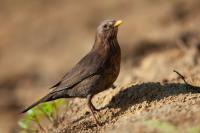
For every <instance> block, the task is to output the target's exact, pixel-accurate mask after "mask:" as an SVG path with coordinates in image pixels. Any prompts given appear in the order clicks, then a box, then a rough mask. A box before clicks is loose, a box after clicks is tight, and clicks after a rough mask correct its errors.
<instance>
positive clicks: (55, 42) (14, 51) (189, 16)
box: [0, 0, 200, 133]
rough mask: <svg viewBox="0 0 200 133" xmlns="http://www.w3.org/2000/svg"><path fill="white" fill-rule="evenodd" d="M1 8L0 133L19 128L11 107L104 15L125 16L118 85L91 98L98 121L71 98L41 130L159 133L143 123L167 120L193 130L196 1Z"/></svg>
mask: <svg viewBox="0 0 200 133" xmlns="http://www.w3.org/2000/svg"><path fill="white" fill-rule="evenodd" d="M0 8H1V10H2V11H1V14H0V21H1V23H0V29H1V31H0V73H1V76H0V98H1V99H0V108H1V110H0V118H1V119H0V132H2V133H15V132H19V130H18V129H19V128H18V126H17V121H18V120H19V119H20V118H21V117H23V115H21V114H20V115H19V113H18V112H19V111H20V110H22V109H23V108H24V107H26V106H27V105H30V104H31V103H33V102H34V101H36V100H37V99H38V98H40V97H42V96H44V95H45V94H46V93H48V92H49V90H48V87H50V86H51V85H52V84H54V83H56V82H57V81H58V80H59V79H60V78H61V77H62V76H63V74H64V73H65V72H66V71H67V70H69V69H70V68H71V67H72V66H73V65H74V64H75V63H76V62H77V61H78V60H79V59H80V58H81V57H83V56H84V55H85V54H86V53H87V52H88V51H89V49H90V48H91V45H92V43H93V38H94V33H95V30H96V27H97V25H98V24H99V23H100V22H101V21H102V20H104V19H108V18H116V19H122V20H123V21H124V24H123V25H122V27H120V29H119V34H118V40H119V43H120V46H121V48H122V63H121V72H120V75H119V77H118V79H117V81H116V82H115V85H116V86H117V87H116V88H115V89H111V88H110V89H108V90H106V91H104V92H102V93H100V94H98V95H96V96H95V97H94V99H93V103H94V105H95V106H96V107H97V108H98V109H100V110H99V111H98V112H96V113H95V115H96V116H97V118H98V120H99V122H100V123H101V126H99V127H98V126H96V124H95V123H94V119H93V117H92V116H91V114H90V113H89V110H88V108H87V106H86V100H85V99H78V98H75V99H67V102H68V104H69V108H68V109H67V110H66V111H63V112H64V113H61V114H60V118H62V119H61V120H60V121H59V122H58V125H57V127H55V125H54V126H52V125H48V126H47V127H48V128H47V131H48V132H52V133H70V132H73V133H74V132H81V133H82V132H83V133H85V132H89V133H90V132H102V133H103V132H107V133H118V132H119V133H121V132H124V133H129V132H136V133H138V132H139V133H149V132H152V133H155V132H158V133H162V132H166V131H162V130H159V129H157V128H153V126H152V125H151V126H148V124H147V121H148V120H158V121H163V122H167V123H170V124H171V125H173V126H175V127H176V128H177V129H176V130H178V131H177V132H186V133H187V132H189V130H190V129H191V128H200V125H199V123H200V110H199V108H200V87H199V86H200V69H199V65H200V54H199V53H200V27H199V22H200V14H199V12H200V2H199V0H191V1H188V0H175V1H173V2H172V1H170V2H169V1H163V0H140V1H136V0H133V1H119V2H116V1H114V0H112V1H110V2H108V1H107V0H102V1H99V2H97V1H95V2H80V1H79V2H76V1H73V0H68V1H65V0H61V1H59V2H57V3H55V2H54V1H53V0H49V1H48V2H44V1H32V2H27V1H24V0H18V1H17V2H14V1H12V0H3V1H2V3H1V5H0ZM36 9H37V10H36ZM80 14H83V15H84V17H80ZM173 70H177V71H178V72H180V73H181V74H182V75H183V76H184V77H185V80H186V82H187V83H188V84H190V85H187V84H185V83H184V82H183V80H182V79H181V78H180V76H178V75H177V74H176V73H175V72H173ZM5 121H6V123H5ZM168 132H169V131H168ZM198 132H200V130H198Z"/></svg>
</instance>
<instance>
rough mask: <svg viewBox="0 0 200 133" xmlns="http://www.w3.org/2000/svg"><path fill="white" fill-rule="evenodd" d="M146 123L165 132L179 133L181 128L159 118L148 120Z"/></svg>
mask: <svg viewBox="0 0 200 133" xmlns="http://www.w3.org/2000/svg"><path fill="white" fill-rule="evenodd" d="M145 124H146V125H147V126H148V127H150V128H153V129H157V130H159V131H161V132H163V133H179V130H178V128H177V127H175V126H174V125H172V124H170V123H168V122H163V121H159V120H147V121H145Z"/></svg>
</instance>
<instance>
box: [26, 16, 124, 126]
mask: <svg viewBox="0 0 200 133" xmlns="http://www.w3.org/2000/svg"><path fill="white" fill-rule="evenodd" d="M121 23H122V21H121V20H114V19H111V20H105V21H103V22H102V23H101V24H100V25H99V26H98V28H97V31H96V36H95V41H94V45H93V47H92V49H91V50H90V52H89V53H88V54H87V55H86V56H85V57H83V58H82V59H81V60H80V61H79V62H78V63H77V64H76V65H75V66H74V67H73V68H72V69H71V70H70V71H69V72H68V73H66V74H65V75H64V77H63V78H62V79H61V80H60V81H59V82H58V83H57V84H55V85H53V86H52V87H51V88H53V90H52V91H51V92H49V93H48V94H47V95H46V96H44V97H43V98H41V99H40V100H39V101H37V102H35V103H33V104H32V105H31V106H29V107H28V108H26V109H25V110H23V111H22V113H25V112H26V111H28V110H29V109H31V108H33V107H34V106H36V105H38V104H40V103H43V102H48V101H52V100H56V99H59V98H75V97H79V98H87V105H88V107H89V109H90V112H91V113H92V115H93V117H94V120H95V122H96V124H97V125H99V122H98V121H97V119H96V117H95V115H94V111H96V110H97V109H96V108H95V107H94V106H93V104H92V102H91V99H92V97H93V96H94V95H95V94H97V93H99V92H102V91H104V90H106V89H108V88H109V87H112V86H113V82H114V81H115V80H116V79H117V77H118V75H119V71H120V62H121V50H120V46H119V44H118V41H117V33H118V26H119V25H121Z"/></svg>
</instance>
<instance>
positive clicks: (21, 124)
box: [18, 121, 29, 129]
mask: <svg viewBox="0 0 200 133" xmlns="http://www.w3.org/2000/svg"><path fill="white" fill-rule="evenodd" d="M18 125H19V127H20V128H22V129H28V128H29V126H28V123H25V122H24V121H19V122H18Z"/></svg>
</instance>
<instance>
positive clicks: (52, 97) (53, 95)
mask: <svg viewBox="0 0 200 133" xmlns="http://www.w3.org/2000/svg"><path fill="white" fill-rule="evenodd" d="M58 98H61V97H58V96H57V95H56V93H49V94H48V95H46V96H44V97H43V98H41V99H40V100H39V101H37V102H35V103H33V104H32V105H31V106H29V107H27V108H26V109H24V110H23V111H22V112H21V113H25V112H27V111H28V110H29V109H31V108H33V107H35V106H36V105H38V104H40V103H43V102H48V101H52V100H55V99H58Z"/></svg>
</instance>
